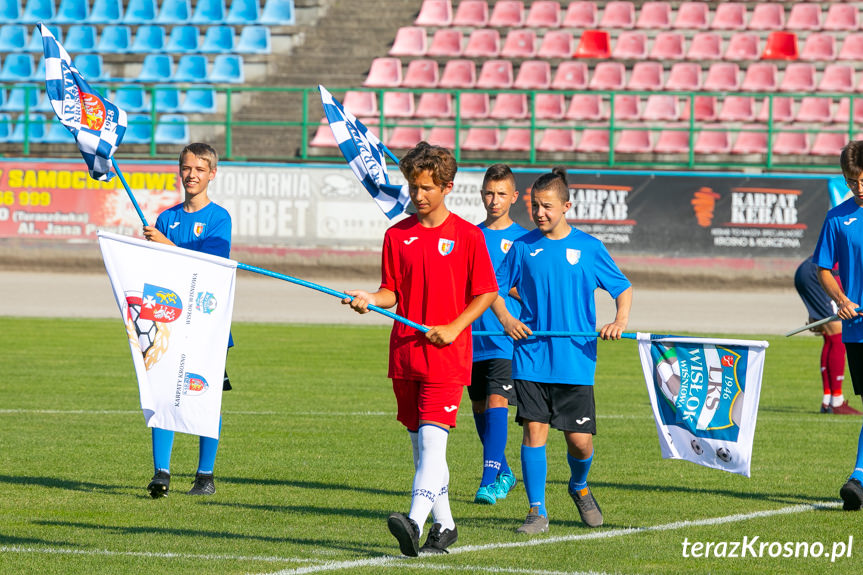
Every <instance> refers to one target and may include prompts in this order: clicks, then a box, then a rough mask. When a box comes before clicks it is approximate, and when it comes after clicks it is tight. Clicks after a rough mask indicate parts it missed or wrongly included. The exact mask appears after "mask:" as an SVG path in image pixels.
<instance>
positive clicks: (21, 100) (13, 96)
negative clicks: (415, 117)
mask: <svg viewBox="0 0 863 575" xmlns="http://www.w3.org/2000/svg"><path fill="white" fill-rule="evenodd" d="M38 104H39V88H38V86H35V85H18V86H15V87H14V88H11V89H10V90H9V93H8V95H7V96H6V98H5V100H4V101H3V104H2V105H0V110H3V111H4V112H24V111H27V110H35V109H36V106H37V105H38Z"/></svg>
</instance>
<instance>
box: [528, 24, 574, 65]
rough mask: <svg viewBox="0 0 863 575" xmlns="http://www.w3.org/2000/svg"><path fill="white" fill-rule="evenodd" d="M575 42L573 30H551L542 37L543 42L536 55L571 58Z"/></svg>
mask: <svg viewBox="0 0 863 575" xmlns="http://www.w3.org/2000/svg"><path fill="white" fill-rule="evenodd" d="M573 46H574V42H573V39H572V32H569V31H567V30H549V31H548V32H546V33H545V35H543V37H542V44H540V46H539V50H538V51H537V53H536V55H537V56H538V57H540V58H547V59H552V58H560V59H563V58H571V57H572V52H573Z"/></svg>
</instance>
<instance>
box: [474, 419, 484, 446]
mask: <svg viewBox="0 0 863 575" xmlns="http://www.w3.org/2000/svg"><path fill="white" fill-rule="evenodd" d="M473 422H474V425H476V434H477V435H478V436H479V440H480V442H481V443H482V444H483V445H485V426H486V421H485V412H484V411H483V412H482V413H477V412H476V411H474V412H473Z"/></svg>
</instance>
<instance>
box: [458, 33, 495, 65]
mask: <svg viewBox="0 0 863 575" xmlns="http://www.w3.org/2000/svg"><path fill="white" fill-rule="evenodd" d="M499 54H500V32H498V31H497V30H494V29H491V28H477V29H475V30H474V31H473V32H471V33H470V36H469V37H468V39H467V46H465V48H464V55H465V56H467V57H469V58H497V56H498V55H499Z"/></svg>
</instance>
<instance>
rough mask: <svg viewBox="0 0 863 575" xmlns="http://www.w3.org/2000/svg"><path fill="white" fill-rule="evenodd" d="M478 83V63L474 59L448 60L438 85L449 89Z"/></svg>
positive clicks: (468, 86)
mask: <svg viewBox="0 0 863 575" xmlns="http://www.w3.org/2000/svg"><path fill="white" fill-rule="evenodd" d="M475 85H476V64H474V62H473V60H458V59H453V60H447V63H446V66H445V67H444V69H443V74H441V77H440V82H438V86H439V87H440V88H447V89H459V88H473V87H474V86H475Z"/></svg>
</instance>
